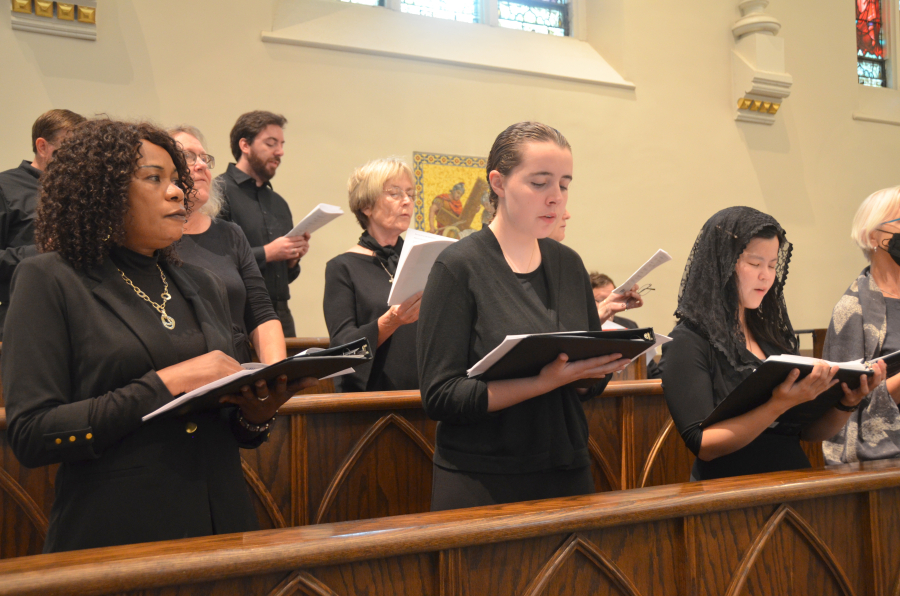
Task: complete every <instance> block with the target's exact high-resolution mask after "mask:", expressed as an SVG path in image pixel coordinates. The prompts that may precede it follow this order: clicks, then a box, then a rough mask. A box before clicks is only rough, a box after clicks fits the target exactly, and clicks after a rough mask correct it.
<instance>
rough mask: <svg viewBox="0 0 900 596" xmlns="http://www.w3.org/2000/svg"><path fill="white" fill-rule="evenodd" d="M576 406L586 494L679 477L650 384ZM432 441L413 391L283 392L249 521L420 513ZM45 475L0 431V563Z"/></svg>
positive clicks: (20, 551)
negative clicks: (585, 434)
mask: <svg viewBox="0 0 900 596" xmlns="http://www.w3.org/2000/svg"><path fill="white" fill-rule="evenodd" d="M585 413H586V415H587V418H588V424H589V431H590V444H589V447H590V453H591V460H592V468H593V474H594V483H595V487H596V490H597V491H598V492H605V491H610V490H619V489H623V488H634V487H642V486H655V485H661V484H670V483H674V482H683V481H686V480H687V479H688V478H689V474H690V466H691V464H692V461H693V457H692V456H691V454H690V453H689V452H688V451H687V449H686V448H685V447H684V443H683V442H682V440H681V437H680V436H678V433H677V431H675V429H674V428H673V427H672V424H671V418H670V417H669V415H668V411H667V409H666V405H665V400H664V397H663V395H662V388H661V386H660V382H659V381H658V380H651V381H646V380H645V381H623V382H611V383H610V385H609V386H608V387H607V389H606V391H605V392H604V393H603V395H602V396H600V397H598V398H595V399H593V400H590V401H588V402H587V403H585ZM5 428H6V420H5V416H4V414H3V411H2V410H0V431H2V430H5ZM434 437H435V422H434V421H432V420H429V419H428V418H427V416H425V412H424V411H423V410H422V404H421V400H420V398H419V393H418V392H417V391H405V392H388V393H355V394H328V395H305V396H298V397H294V398H292V399H291V400H289V401H288V402H287V403H286V404H285V405H284V406H283V407H282V408H281V410H280V412H279V416H278V418H277V419H276V422H275V425H274V427H273V429H272V436H271V438H270V440H269V441H268V442H267V443H266V444H264V445H262V446H261V447H260V448H259V449H256V450H246V451H242V452H241V455H242V458H243V467H244V476H245V478H246V480H247V483H248V485H249V487H250V489H251V492H252V494H253V495H254V503H255V506H256V509H257V514H258V517H259V519H260V524H261V526H262V527H263V528H284V527H292V526H305V525H310V524H320V523H328V522H338V521H348V520H357V519H368V518H376V517H385V516H392V515H401V514H408V513H419V512H425V511H428V510H429V509H430V504H431V474H432V467H431V466H432V464H431V458H432V455H433V453H434ZM55 471H56V466H45V467H42V468H36V469H28V468H24V467H22V466H21V465H20V464H19V462H18V461H17V460H16V458H15V456H14V455H13V454H12V451H11V449H10V448H9V445H8V443H7V442H6V435H5V432H3V433H0V511H2V513H0V558H9V557H14V556H22V555H29V554H38V553H39V552H40V551H41V545H42V543H43V538H44V536H45V534H46V529H47V517H48V515H49V513H50V507H51V505H52V502H53V479H54V476H55Z"/></svg>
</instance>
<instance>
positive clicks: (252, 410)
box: [219, 375, 319, 424]
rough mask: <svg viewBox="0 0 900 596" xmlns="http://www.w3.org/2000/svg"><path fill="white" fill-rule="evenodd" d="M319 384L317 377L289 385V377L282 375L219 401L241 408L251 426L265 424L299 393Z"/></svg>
mask: <svg viewBox="0 0 900 596" xmlns="http://www.w3.org/2000/svg"><path fill="white" fill-rule="evenodd" d="M318 382H319V380H318V379H316V378H315V377H306V378H303V379H297V380H296V381H294V382H292V383H288V382H287V376H286V375H281V376H279V377H277V378H276V379H275V380H274V381H273V382H270V383H268V384H267V383H266V382H265V381H262V380H260V381H257V382H256V383H254V384H253V386H250V385H244V386H243V387H241V392H240V394H238V395H224V396H222V398H221V399H220V400H219V401H220V402H222V403H228V404H234V405H236V406H237V407H239V408H240V409H241V415H242V416H243V417H244V419H245V420H246V421H247V422H249V423H250V424H263V423H265V422H266V421H267V420H271V419H272V418H273V417H274V416H275V413H276V412H278V408H280V407H281V406H282V405H284V402H286V401H287V400H289V399H290V398H291V397H292V396H294V395H295V394H296V393H297V392H298V391H301V390H303V389H306V388H307V387H312V386H313V385H315V384H316V383H318Z"/></svg>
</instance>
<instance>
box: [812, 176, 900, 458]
mask: <svg viewBox="0 0 900 596" xmlns="http://www.w3.org/2000/svg"><path fill="white" fill-rule="evenodd" d="M850 236H851V238H853V240H854V241H856V244H857V245H859V247H860V248H861V249H862V251H863V254H864V255H865V256H866V259H868V261H869V266H868V267H866V268H865V269H863V271H862V273H860V274H859V277H857V278H856V279H855V280H853V283H852V284H850V288H849V289H848V290H847V291H846V292H845V293H844V295H843V296H842V297H841V299H840V300H839V301H838V303H837V305H835V307H834V312H833V314H832V316H831V323H830V324H829V325H828V335H827V336H826V338H825V349H824V352H823V357H824V358H825V359H827V360H831V361H847V360H858V359H860V358H864V359H866V360H867V361H868V360H874V359H875V358H879V357H881V356H884V355H886V354H890V353H891V352H896V351H897V350H900V186H896V187H893V188H886V189H884V190H879V191H878V192H875V193H873V194H872V195H870V196H869V197H868V198H867V199H866V200H865V201H863V203H862V205H860V207H859V210H858V211H857V212H856V217H854V218H853V229H852V230H851V233H850ZM898 402H900V375H894V376H893V377H888V378H887V379H886V380H885V381H884V382H883V383H881V384H879V385H878V386H877V387H876V388H875V389H874V390H873V391H872V392H871V393H869V394H868V395H867V396H866V397H865V398H864V399H863V400H862V401H861V402H860V403H859V404H858V405H857V406H856V407H853V408H850V409H849V411H851V412H853V413H852V414H851V415H850V418H849V420H848V421H847V423H846V425H845V426H844V428H843V429H842V430H841V432H839V433H838V434H837V435H836V436H834V437H832V438H831V439H830V440H828V441H825V443H824V444H823V448H824V452H825V460H826V461H827V462H828V463H829V464H836V463H847V462H855V461H866V460H872V459H886V458H891V457H898V456H900V411H898V408H897V403H898Z"/></svg>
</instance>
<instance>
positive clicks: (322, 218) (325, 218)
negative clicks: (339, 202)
mask: <svg viewBox="0 0 900 596" xmlns="http://www.w3.org/2000/svg"><path fill="white" fill-rule="evenodd" d="M343 214H344V210H343V209H341V208H340V207H337V206H335V205H328V204H326V203H319V204H318V205H316V207H315V209H313V210H312V211H310V212H309V214H308V215H307V216H306V217H304V218H303V219H301V220H300V223H298V224H297V225H296V226H294V229H293V230H291V231H290V232H288V233H287V234H285V236H302V235H303V234H305V233H307V232H309V233H310V234H312V233H313V232H315V231H316V230H318V229H319V228H321V227H322V226H324V225H325V224H327V223H329V222H330V221H331V220H333V219H337V218H338V217H340V216H342V215H343Z"/></svg>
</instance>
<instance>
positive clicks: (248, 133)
mask: <svg viewBox="0 0 900 596" xmlns="http://www.w3.org/2000/svg"><path fill="white" fill-rule="evenodd" d="M286 124H287V118H285V117H284V116H282V115H280V114H273V113H272V112H264V111H261V110H257V111H254V112H247V113H246V114H241V116H240V117H239V118H238V119H237V122H235V123H234V127H232V129H231V134H230V141H231V154H232V155H233V156H234V159H235V161H236V162H237V163H231V164H228V168H227V169H226V170H225V173H224V174H222V175H221V176H219V177H218V178H217V180H221V181H222V182H223V183H224V186H223V188H224V190H223V193H224V197H225V207H224V209H223V210H222V214H221V217H222V219H225V220H227V221H233V222H234V223H236V224H237V225H239V226H240V227H241V229H242V230H244V234H245V235H246V236H247V240H248V241H249V242H250V246H251V247H252V249H253V257H254V258H255V259H256V264H257V266H258V267H259V270H260V272H261V273H262V275H263V279H265V280H266V288H268V290H269V297H270V298H271V300H272V306H274V307H275V313H276V314H277V315H278V318H279V319H281V325H282V328H283V333H284V335H285V337H294V335H296V333H295V329H294V317H293V315H292V314H291V309H290V308H289V307H288V299H289V298H290V297H291V293H290V289H289V287H288V286H289V284H290V283H291V282H292V281H294V280H295V279H297V276H299V275H300V259H301V258H303V255H305V254H306V251H308V250H309V234H304V235H302V236H291V237H288V236H285V234H287V233H288V232H290V231H291V229H292V228H293V227H294V222H293V219H292V218H291V209H290V207H288V204H287V201H285V200H284V198H283V197H282V196H281V195H280V194H278V193H277V192H275V190H274V189H273V188H272V182H271V180H272V178H273V177H274V176H275V172H276V170H278V166H279V165H281V158H282V157H283V156H284V127H285V125H286Z"/></svg>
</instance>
